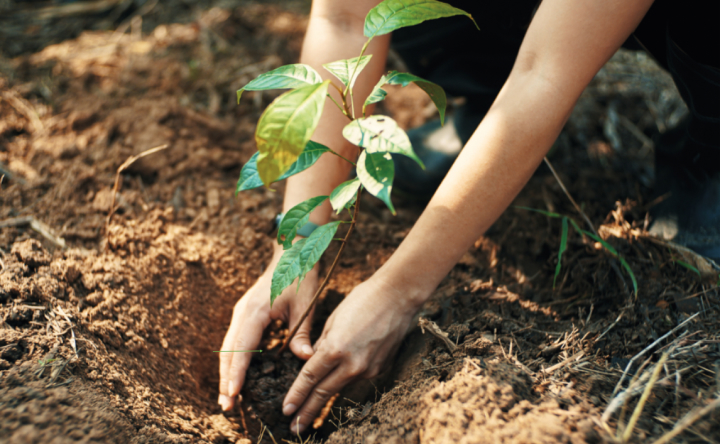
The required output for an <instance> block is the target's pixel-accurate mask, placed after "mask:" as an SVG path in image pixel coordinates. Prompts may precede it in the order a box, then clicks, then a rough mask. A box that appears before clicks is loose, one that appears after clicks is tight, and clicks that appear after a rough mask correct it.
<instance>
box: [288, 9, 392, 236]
mask: <svg viewBox="0 0 720 444" xmlns="http://www.w3.org/2000/svg"><path fill="white" fill-rule="evenodd" d="M324 6H325V5H323V2H317V3H316V4H315V5H313V8H314V9H315V10H314V11H313V13H312V14H311V18H310V23H309V25H308V31H307V34H306V36H305V41H304V43H303V49H302V54H301V57H300V62H301V63H306V64H308V65H310V66H312V67H313V68H315V69H316V70H317V71H318V73H320V75H321V76H322V77H323V78H324V79H329V80H332V81H333V83H335V84H336V85H338V86H339V87H341V88H342V85H341V84H340V81H339V80H337V79H336V78H335V77H333V76H332V75H331V74H330V73H328V72H327V71H326V70H325V69H324V68H323V67H322V65H323V64H325V63H328V62H334V61H336V60H343V59H350V58H353V57H357V56H358V55H360V51H361V49H362V46H363V45H364V44H365V42H366V40H367V38H366V37H365V36H364V35H363V28H362V24H363V20H362V18H363V17H364V15H365V13H367V10H369V9H370V5H367V6H366V8H367V10H365V11H364V12H362V10H363V9H364V8H359V9H360V11H358V13H357V14H356V15H355V16H351V17H348V16H347V15H346V16H345V17H344V19H345V20H343V19H342V18H338V17H336V16H332V15H329V14H328V13H326V12H325V11H322V10H320V11H317V9H322V8H323V7H324ZM388 46H389V36H381V37H377V38H375V39H373V41H372V42H371V44H370V46H369V47H368V48H367V50H366V51H365V53H366V54H372V59H371V61H370V63H369V64H368V66H367V67H366V68H365V69H364V70H363V72H362V74H361V75H360V76H359V77H358V79H357V81H356V83H355V87H354V94H353V96H354V104H353V106H354V109H355V112H356V113H360V112H361V111H360V110H361V109H362V103H363V101H364V99H365V97H367V96H368V95H369V94H370V91H371V90H372V88H373V86H374V85H375V83H377V81H378V79H379V78H380V76H381V75H382V72H383V70H384V69H385V61H386V58H387V51H388ZM330 94H331V95H332V96H333V98H334V99H335V100H336V101H337V102H338V103H340V104H342V101H341V98H340V94H339V93H338V91H337V90H336V89H335V88H333V87H331V88H330ZM347 100H348V107H350V103H349V100H350V98H349V97H348V99H347ZM349 122H350V119H348V117H347V116H345V115H344V114H343V113H342V112H341V111H340V110H339V109H338V107H337V106H336V105H335V103H333V102H332V101H331V100H330V99H328V100H327V102H326V104H325V110H324V112H323V116H322V119H321V121H320V124H319V125H318V128H317V130H316V131H315V134H314V135H313V138H312V139H313V140H314V141H316V142H319V143H322V144H323V145H325V146H327V147H329V148H331V149H332V150H334V151H335V152H337V153H338V154H340V155H342V156H344V157H346V158H348V159H350V160H353V161H354V160H355V159H356V158H357V156H358V154H359V151H358V148H357V147H356V146H354V145H352V144H350V143H349V142H347V141H346V140H345V139H344V138H343V136H342V129H343V127H344V126H345V125H347V124H348V123H349ZM351 168H352V165H351V164H349V163H348V162H347V161H345V160H343V159H341V158H340V157H338V156H334V155H332V154H329V153H328V154H324V155H323V156H322V157H321V158H320V160H318V162H317V163H316V164H315V165H314V166H313V167H312V168H310V169H308V170H307V171H305V172H303V173H301V174H298V175H296V176H293V177H291V178H290V179H288V183H287V187H286V191H285V201H284V204H283V211H285V212H286V211H288V210H289V209H290V208H292V207H293V206H295V205H296V204H298V203H300V202H302V201H304V200H307V199H309V198H311V197H314V196H319V195H329V194H330V193H331V192H332V190H333V189H334V188H335V187H336V186H337V185H339V184H340V183H342V182H344V181H345V180H348V175H349V173H350V170H351ZM330 212H331V207H330V204H329V202H327V201H326V202H325V204H323V205H322V206H321V207H320V208H318V209H317V210H316V211H314V212H313V214H312V216H311V218H310V220H311V221H312V222H315V223H317V224H323V223H325V222H327V221H328V219H329V217H330Z"/></svg>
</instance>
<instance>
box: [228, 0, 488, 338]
mask: <svg viewBox="0 0 720 444" xmlns="http://www.w3.org/2000/svg"><path fill="white" fill-rule="evenodd" d="M456 15H464V16H467V17H468V18H470V20H473V18H472V17H471V16H470V14H468V13H467V12H465V11H463V10H461V9H458V8H455V7H453V6H450V5H448V4H447V3H443V2H439V1H435V0H385V1H383V2H382V3H380V4H379V5H377V6H376V7H375V8H373V9H372V10H370V12H369V13H368V14H367V16H366V17H365V26H364V34H365V36H366V37H367V38H368V39H367V41H366V42H365V44H364V45H363V47H362V50H361V51H360V54H359V55H358V57H355V58H352V59H348V60H338V61H336V62H332V63H328V64H325V65H323V68H325V69H326V70H327V71H328V72H330V73H331V74H332V75H333V76H335V77H336V78H337V80H339V82H340V85H338V84H337V83H336V82H334V81H331V80H325V81H323V80H322V78H321V77H320V74H318V73H317V71H315V70H314V69H313V68H312V67H310V66H308V65H304V64H294V65H286V66H281V67H279V68H277V69H274V70H272V71H270V72H267V73H265V74H261V75H260V76H258V77H257V78H256V79H254V80H252V81H251V82H250V83H248V84H247V85H245V87H243V88H242V89H240V90H238V92H237V98H238V103H239V102H240V98H241V96H242V93H243V91H261V90H269V89H290V91H288V92H286V93H284V94H282V95H281V96H279V97H278V98H277V99H275V100H274V101H273V102H272V103H271V104H270V106H268V107H267V109H266V110H265V112H264V113H263V114H262V116H261V117H260V120H259V122H258V125H257V129H256V132H255V141H256V143H257V148H258V152H257V153H256V154H255V155H253V156H252V157H251V158H250V160H249V161H248V163H246V164H245V166H244V167H243V169H242V171H241V173H240V179H239V180H238V184H237V191H236V193H237V192H240V191H244V190H249V189H252V188H257V187H260V186H263V185H265V186H266V187H270V185H272V184H273V183H274V182H276V181H279V180H282V179H286V178H288V177H290V176H292V175H294V174H297V173H300V172H301V171H304V170H306V169H308V168H310V167H311V166H312V165H313V164H315V162H317V161H318V159H319V158H320V156H322V155H323V154H326V153H327V154H331V155H335V156H338V157H341V158H342V159H344V160H346V161H347V162H349V163H351V164H352V165H353V166H354V167H355V170H356V172H357V177H356V178H354V179H351V180H348V181H347V182H344V183H342V184H340V185H338V187H337V188H335V189H334V190H333V191H332V193H331V194H330V196H317V197H313V198H311V199H308V200H306V201H304V202H302V203H300V204H298V205H296V206H295V207H293V208H292V209H290V211H288V212H287V214H286V215H285V216H284V218H283V219H282V221H281V223H280V226H279V228H278V236H277V240H278V243H279V244H281V245H283V248H284V250H285V251H284V252H283V255H282V257H281V258H280V261H279V262H278V264H277V266H276V268H275V271H274V273H273V277H272V283H271V291H270V304H271V305H272V303H273V302H274V301H275V299H276V298H277V297H278V296H279V295H280V294H281V293H282V292H283V290H285V289H286V288H287V287H289V286H290V285H291V284H292V283H293V282H295V281H297V285H298V286H299V285H300V282H301V281H302V280H303V279H304V278H305V276H306V275H307V273H308V272H309V271H310V270H312V268H313V267H314V266H315V264H316V263H317V261H318V260H319V259H320V257H321V256H322V254H323V253H324V252H325V250H326V249H327V248H328V246H329V245H330V243H331V242H332V241H333V240H335V239H336V238H335V234H336V233H337V230H338V228H339V226H340V225H341V224H343V223H347V224H349V228H348V230H347V233H346V235H345V237H344V238H343V239H342V244H341V246H340V249H339V251H338V254H337V256H336V257H335V260H334V261H333V264H332V266H331V267H330V270H329V271H328V274H327V276H326V277H325V280H324V281H323V282H322V284H321V285H320V287H319V288H318V290H317V292H316V293H315V295H314V297H313V299H312V301H311V303H310V305H309V307H308V308H307V310H306V312H305V314H304V315H303V316H302V318H301V319H300V320H299V321H298V323H297V326H296V327H295V330H294V331H293V332H291V334H290V336H289V338H288V339H287V340H286V341H285V344H288V343H289V342H290V340H291V339H292V337H293V336H294V335H295V333H296V331H297V328H298V327H299V326H300V325H301V324H302V322H303V320H304V319H305V317H306V316H307V314H308V313H309V312H310V309H311V307H312V306H313V304H314V303H315V301H316V300H317V297H318V296H319V295H320V293H321V292H322V291H323V290H324V289H325V286H326V285H327V282H328V280H329V278H330V276H331V275H332V272H333V270H334V269H335V266H336V265H337V262H338V258H339V257H340V254H341V253H342V251H343V249H344V248H345V245H346V244H347V241H348V238H349V236H350V234H351V233H352V231H353V228H354V226H355V223H356V221H357V215H358V211H359V205H360V195H361V193H362V191H363V190H367V192H369V193H370V194H372V195H373V196H375V197H377V198H378V199H380V200H382V201H383V202H384V203H385V205H387V207H388V208H389V209H390V211H391V212H392V214H393V215H394V214H395V208H394V207H393V204H392V200H391V193H392V184H393V179H394V176H395V166H394V163H393V159H392V156H391V154H400V155H404V156H408V157H410V158H411V159H413V160H415V161H416V162H417V163H418V164H419V165H420V166H421V167H423V168H424V165H423V164H422V161H421V160H420V159H419V158H418V157H417V155H416V154H415V152H414V151H413V148H412V145H411V144H410V139H409V138H408V136H407V134H406V133H405V132H404V131H403V130H402V129H401V128H400V127H398V125H397V123H396V122H395V121H394V120H393V119H392V118H390V117H388V116H369V117H368V116H366V109H367V107H368V106H369V105H372V104H374V103H378V102H380V101H382V100H384V99H385V96H387V91H385V90H384V89H383V86H385V85H401V86H403V87H404V86H407V85H408V84H410V83H415V84H416V85H417V86H419V87H420V88H421V89H422V90H423V91H425V92H426V93H427V94H428V95H429V96H430V99H431V100H432V101H433V103H434V104H435V106H436V107H437V109H438V111H439V114H440V120H441V123H444V120H445V109H446V107H447V98H446V96H445V92H444V91H443V89H442V88H441V87H440V86H438V85H436V84H434V83H432V82H428V81H427V80H424V79H421V78H420V77H417V76H414V75H412V74H409V73H400V72H397V71H391V72H389V73H387V74H386V75H383V76H382V77H381V78H380V81H379V82H378V83H377V84H376V85H375V87H374V88H373V89H372V91H371V93H370V95H369V96H368V97H367V98H366V99H365V101H364V104H363V106H362V109H361V110H357V111H360V112H361V113H362V115H361V116H359V115H356V110H355V107H354V104H353V86H354V84H355V81H356V80H357V78H358V75H360V73H361V72H362V70H363V68H365V66H367V64H368V62H369V61H370V59H371V58H372V54H367V55H366V54H365V51H366V50H367V48H368V45H369V43H370V42H371V41H372V39H373V38H375V37H376V36H379V35H383V34H388V33H390V32H392V31H394V30H396V29H400V28H403V27H406V26H412V25H416V24H418V23H421V22H424V21H426V20H432V19H438V18H443V17H451V16H456ZM473 23H475V21H474V20H473ZM475 26H477V24H475ZM478 29H479V28H478ZM330 87H332V88H334V89H335V90H337V91H338V92H339V94H340V102H338V101H337V100H335V99H334V98H333V97H332V96H330V94H328V90H329V88H330ZM327 98H330V100H332V102H333V103H334V104H335V105H337V107H338V108H339V109H340V111H341V112H342V113H343V114H344V115H345V116H347V118H348V119H349V121H350V122H349V123H348V124H347V126H345V128H344V129H343V132H342V134H343V136H344V137H345V138H346V139H347V140H348V141H350V142H351V143H353V144H354V145H356V146H357V147H358V158H357V163H355V162H353V161H352V160H350V159H347V158H345V157H343V156H341V155H340V154H338V153H337V152H335V151H334V150H333V149H331V148H330V147H326V146H324V145H322V144H319V143H317V142H313V141H311V140H310V138H311V137H312V135H313V133H314V132H315V128H316V127H317V125H318V123H319V122H320V119H321V117H322V111H323V107H324V105H325V100H326V99H327ZM328 199H329V201H330V205H331V206H332V208H333V210H335V211H336V212H337V213H340V212H341V211H342V210H344V209H347V210H348V211H349V212H350V214H351V220H350V221H348V222H343V221H334V222H330V223H327V224H325V225H322V226H320V227H318V228H317V229H315V230H314V231H313V232H312V234H310V235H309V236H308V237H307V238H304V239H297V233H298V230H300V229H301V228H302V227H303V226H304V225H305V224H307V222H308V220H309V218H310V214H311V213H312V211H313V210H314V209H316V208H317V207H318V206H320V205H321V204H323V203H324V202H325V201H326V200H328ZM284 347H285V346H283V349H284Z"/></svg>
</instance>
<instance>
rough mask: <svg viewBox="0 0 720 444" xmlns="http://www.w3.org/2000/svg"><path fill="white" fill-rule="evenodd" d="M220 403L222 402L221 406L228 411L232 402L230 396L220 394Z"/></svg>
mask: <svg viewBox="0 0 720 444" xmlns="http://www.w3.org/2000/svg"><path fill="white" fill-rule="evenodd" d="M218 404H220V407H221V408H222V409H223V411H226V410H227V409H229V408H230V404H231V401H230V398H228V397H227V396H225V395H220V396H218Z"/></svg>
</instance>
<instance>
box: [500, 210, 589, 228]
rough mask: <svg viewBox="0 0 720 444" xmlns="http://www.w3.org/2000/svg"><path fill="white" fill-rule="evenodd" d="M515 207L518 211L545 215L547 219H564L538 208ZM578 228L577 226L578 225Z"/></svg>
mask: <svg viewBox="0 0 720 444" xmlns="http://www.w3.org/2000/svg"><path fill="white" fill-rule="evenodd" d="M513 207H514V208H517V209H519V210H527V211H534V212H535V213H540V214H542V215H545V216H547V217H554V218H555V219H560V218H561V217H563V216H561V215H560V214H557V213H551V212H550V211H545V210H538V209H537V208H530V207H522V206H520V205H513ZM570 220H572V219H570ZM576 226H577V225H576Z"/></svg>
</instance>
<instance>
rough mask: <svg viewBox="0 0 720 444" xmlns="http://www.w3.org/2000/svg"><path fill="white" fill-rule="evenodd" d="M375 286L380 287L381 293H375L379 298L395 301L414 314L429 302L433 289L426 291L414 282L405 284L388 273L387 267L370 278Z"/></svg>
mask: <svg viewBox="0 0 720 444" xmlns="http://www.w3.org/2000/svg"><path fill="white" fill-rule="evenodd" d="M370 281H372V282H373V283H374V285H375V286H377V287H379V291H377V292H375V294H376V295H377V296H380V297H383V298H388V296H390V297H389V299H390V300H392V301H395V302H396V303H398V304H399V305H401V306H402V308H403V309H404V310H405V311H408V312H410V313H412V314H414V313H415V312H417V311H418V310H419V309H420V307H421V306H422V305H423V304H424V303H425V301H427V299H428V298H429V297H430V295H431V294H432V290H433V289H430V290H428V289H426V288H424V287H423V286H420V285H415V284H414V283H412V282H405V281H404V280H402V279H398V276H397V275H396V274H395V275H394V274H393V273H392V272H388V270H387V269H385V267H382V268H380V269H379V270H378V271H376V272H375V274H374V275H373V276H372V277H371V278H370Z"/></svg>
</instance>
